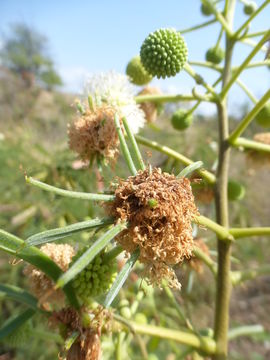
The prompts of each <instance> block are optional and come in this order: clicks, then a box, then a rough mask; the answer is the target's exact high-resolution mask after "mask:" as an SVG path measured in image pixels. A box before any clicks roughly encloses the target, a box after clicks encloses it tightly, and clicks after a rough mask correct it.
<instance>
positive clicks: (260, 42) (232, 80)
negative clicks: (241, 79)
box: [220, 0, 270, 99]
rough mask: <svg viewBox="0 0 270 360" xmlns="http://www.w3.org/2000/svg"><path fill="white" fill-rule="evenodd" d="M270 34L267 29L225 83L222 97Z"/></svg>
mask: <svg viewBox="0 0 270 360" xmlns="http://www.w3.org/2000/svg"><path fill="white" fill-rule="evenodd" d="M269 1H270V0H269ZM269 36H270V30H269V31H267V33H266V34H265V35H264V37H263V38H262V39H261V40H260V41H259V42H258V44H257V45H256V46H255V47H254V49H253V50H252V51H251V53H250V54H249V55H248V57H247V58H246V59H245V60H244V61H243V63H242V64H241V65H240V66H239V67H238V68H237V69H236V70H235V71H234V72H233V75H232V77H231V78H230V80H229V81H227V82H226V84H225V85H224V87H223V89H222V91H221V93H220V97H221V99H224V98H225V97H226V96H227V94H228V92H229V90H230V88H231V86H232V85H233V84H234V82H235V80H236V79H237V78H238V76H239V75H240V74H241V72H242V71H243V70H244V69H245V68H246V66H247V65H248V64H249V63H250V61H251V60H252V59H253V57H254V56H255V55H256V54H257V52H258V51H259V50H260V48H261V47H262V46H263V44H264V43H265V42H266V40H268V38H269Z"/></svg>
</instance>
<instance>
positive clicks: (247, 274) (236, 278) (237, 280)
mask: <svg viewBox="0 0 270 360" xmlns="http://www.w3.org/2000/svg"><path fill="white" fill-rule="evenodd" d="M269 273H270V265H264V266H261V267H259V268H257V269H249V270H244V271H232V272H231V280H232V284H233V285H239V284H241V283H242V282H244V281H247V280H252V279H256V277H258V276H260V275H268V274H269Z"/></svg>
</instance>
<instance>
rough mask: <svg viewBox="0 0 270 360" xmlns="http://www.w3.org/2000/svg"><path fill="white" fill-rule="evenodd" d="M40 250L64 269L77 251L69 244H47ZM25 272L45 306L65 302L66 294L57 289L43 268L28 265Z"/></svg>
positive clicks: (32, 288) (58, 305)
mask: <svg viewBox="0 0 270 360" xmlns="http://www.w3.org/2000/svg"><path fill="white" fill-rule="evenodd" d="M40 250H41V251H42V252H44V253H45V254H46V255H47V256H49V257H50V258H51V259H52V260H53V261H54V262H55V263H56V264H57V265H58V266H59V267H60V268H61V269H62V270H63V271H66V270H67V269H68V267H69V263H70V262H71V259H72V257H73V256H74V254H75V251H74V249H73V247H72V246H70V245H68V244H46V245H43V246H41V248H40ZM24 274H25V275H26V276H27V277H28V279H29V283H30V287H31V290H32V292H33V294H34V295H35V296H36V297H37V298H38V300H39V302H40V304H41V305H43V306H49V305H56V306H57V307H61V306H62V305H63V304H64V300H65V296H64V293H63V292H62V290H61V289H58V290H55V289H54V283H53V281H52V280H51V279H49V278H48V277H47V275H46V274H44V273H43V272H42V271H41V270H39V269H37V268H35V267H34V266H32V265H27V266H26V268H25V269H24Z"/></svg>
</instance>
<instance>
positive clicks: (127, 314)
mask: <svg viewBox="0 0 270 360" xmlns="http://www.w3.org/2000/svg"><path fill="white" fill-rule="evenodd" d="M120 314H121V315H122V316H123V317H124V318H126V319H130V318H131V316H132V314H131V311H130V308H128V307H122V308H121V309H120Z"/></svg>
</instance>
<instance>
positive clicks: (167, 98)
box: [134, 94, 196, 104]
mask: <svg viewBox="0 0 270 360" xmlns="http://www.w3.org/2000/svg"><path fill="white" fill-rule="evenodd" d="M134 99H135V101H136V102H137V103H138V104H140V103H143V102H148V101H150V102H158V103H163V102H178V101H193V100H196V99H194V97H193V96H192V95H181V94H176V95H162V94H161V95H139V96H135V97H134Z"/></svg>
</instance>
